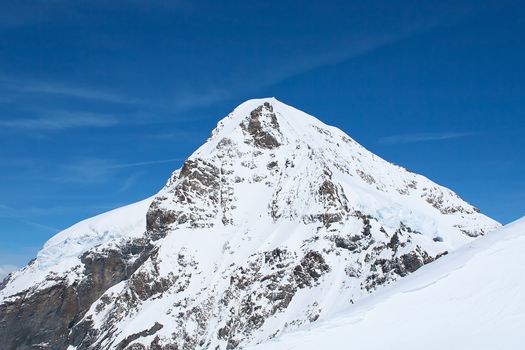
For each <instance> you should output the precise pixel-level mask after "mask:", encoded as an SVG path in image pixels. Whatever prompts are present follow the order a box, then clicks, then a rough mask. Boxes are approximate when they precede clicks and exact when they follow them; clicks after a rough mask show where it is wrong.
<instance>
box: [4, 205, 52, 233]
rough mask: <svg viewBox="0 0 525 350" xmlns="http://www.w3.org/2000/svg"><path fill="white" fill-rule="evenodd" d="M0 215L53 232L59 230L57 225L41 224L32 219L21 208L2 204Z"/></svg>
mask: <svg viewBox="0 0 525 350" xmlns="http://www.w3.org/2000/svg"><path fill="white" fill-rule="evenodd" d="M0 217H6V218H10V219H13V220H16V221H17V222H20V223H23V224H26V225H29V226H33V227H37V228H40V229H44V230H47V231H51V232H58V231H59V230H58V229H57V228H55V227H51V226H48V225H45V224H41V223H39V222H35V221H33V220H30V219H28V218H27V217H26V215H24V213H21V212H20V211H19V210H17V209H15V208H11V207H9V206H7V205H5V204H0Z"/></svg>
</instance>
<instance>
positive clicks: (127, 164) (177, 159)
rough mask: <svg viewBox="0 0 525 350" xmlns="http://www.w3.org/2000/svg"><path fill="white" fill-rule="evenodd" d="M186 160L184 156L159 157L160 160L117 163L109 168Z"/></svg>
mask: <svg viewBox="0 0 525 350" xmlns="http://www.w3.org/2000/svg"><path fill="white" fill-rule="evenodd" d="M182 160H184V159H183V158H170V159H159V160H147V161H143V162H135V163H120V164H115V165H112V166H110V167H108V169H123V168H134V167H140V166H145V165H154V164H165V163H174V162H179V161H182Z"/></svg>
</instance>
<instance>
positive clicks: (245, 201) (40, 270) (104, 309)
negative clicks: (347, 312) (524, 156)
mask: <svg viewBox="0 0 525 350" xmlns="http://www.w3.org/2000/svg"><path fill="white" fill-rule="evenodd" d="M497 227H499V224H498V223H497V222H495V221H493V220H491V219H490V218H488V217H486V216H484V215H483V214H481V213H480V212H479V210H478V209H476V208H474V207H473V206H471V205H470V204H468V203H466V202H465V201H463V200H462V199H461V198H460V197H458V196H457V195H456V194H455V193H454V192H452V191H451V190H449V189H447V188H444V187H442V186H439V185H437V184H435V183H433V182H432V181H430V180H429V179H427V178H425V177H423V176H421V175H417V174H414V173H411V172H409V171H407V170H405V169H403V168H401V167H399V166H397V165H394V164H391V163H389V162H387V161H385V160H383V159H381V158H380V157H378V156H376V155H374V154H372V153H371V152H369V151H368V150H366V149H365V148H364V147H362V146H361V145H359V144H358V143H357V142H355V141H354V140H353V139H352V138H350V137H349V136H348V135H346V134H345V133H344V132H342V131H341V130H339V129H337V128H334V127H331V126H328V125H325V124H324V123H322V122H321V121H319V120H318V119H316V118H314V117H313V116H310V115H308V114H306V113H304V112H302V111H299V110H297V109H295V108H293V107H290V106H288V105H286V104H284V103H282V102H280V101H278V100H276V99H274V98H266V99H255V100H249V101H246V102H244V103H243V104H241V105H240V106H238V107H237V108H235V110H234V111H233V112H231V113H230V114H229V115H228V116H226V117H225V118H224V119H222V120H221V121H220V122H219V123H218V125H217V127H216V128H215V130H213V132H212V134H211V136H210V138H209V139H208V140H207V141H206V143H205V144H204V145H202V146H201V147H200V148H199V149H197V150H196V151H195V152H194V153H193V154H192V155H191V156H190V157H189V158H188V159H187V160H186V161H185V162H184V165H183V166H182V168H181V169H179V170H176V171H174V172H173V174H172V175H171V176H170V178H169V179H168V181H167V183H166V185H165V186H164V187H163V188H162V189H161V190H160V191H159V193H157V194H156V195H155V196H153V197H151V198H149V199H146V200H144V201H141V202H138V203H136V204H132V205H130V206H127V207H123V208H120V209H116V210H113V211H111V212H108V213H105V214H102V215H99V216H96V217H94V218H92V219H88V220H85V221H83V222H81V223H78V224H76V225H74V226H72V227H71V228H68V229H67V230H65V231H63V232H61V233H59V234H57V235H56V236H55V237H53V238H51V239H50V240H49V241H48V242H47V243H46V244H45V246H44V248H43V249H42V250H41V251H40V252H39V253H38V256H37V258H36V259H35V260H33V261H32V262H31V263H30V264H29V265H28V266H26V267H24V268H23V269H22V270H20V271H18V272H15V273H12V274H11V275H10V276H8V277H7V278H6V280H4V282H3V283H2V285H1V286H0V343H2V344H4V346H5V348H6V349H30V348H31V349H38V348H39V346H40V348H45V349H65V348H68V346H69V348H68V349H234V348H240V347H244V346H248V345H255V344H258V343H260V342H262V341H265V340H268V339H271V338H273V337H275V336H276V335H279V334H281V333H283V332H284V331H287V330H291V329H295V328H300V327H301V326H302V325H305V324H309V323H311V322H315V321H316V320H318V319H324V318H326V317H328V316H330V315H333V314H334V313H336V312H338V311H340V310H342V309H343V308H348V307H349V306H351V305H352V304H353V303H354V302H355V301H357V300H358V299H360V298H362V297H363V296H366V295H368V294H369V293H373V292H374V291H375V290H376V289H377V288H379V287H380V286H382V285H386V284H389V283H391V282H393V281H395V280H397V279H399V278H401V277H403V276H406V275H407V274H410V273H411V272H414V271H415V270H417V269H418V268H419V267H421V266H423V265H425V264H427V263H430V262H432V261H434V260H435V259H438V258H439V257H441V256H443V255H444V254H447V253H448V252H450V251H452V250H455V249H457V248H459V247H460V246H462V245H464V244H465V243H468V242H470V241H471V240H472V239H473V238H475V237H477V236H480V235H483V234H484V233H486V232H488V231H490V230H492V229H495V228H497Z"/></svg>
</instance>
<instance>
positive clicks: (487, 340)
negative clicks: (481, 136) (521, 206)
mask: <svg viewBox="0 0 525 350" xmlns="http://www.w3.org/2000/svg"><path fill="white" fill-rule="evenodd" d="M524 250H525V218H523V219H521V220H518V221H516V222H514V223H512V224H509V225H507V226H505V227H503V228H502V229H499V230H496V231H493V232H491V233H489V234H488V235H487V236H485V237H481V238H478V239H477V240H475V241H473V242H472V243H469V244H467V245H466V246H464V247H462V248H460V249H458V250H457V251H455V252H454V253H451V254H449V255H448V256H446V257H443V258H441V259H439V260H438V261H436V262H435V263H432V264H429V265H427V266H425V267H423V268H421V269H420V270H418V271H417V272H416V273H414V274H413V275H411V276H409V277H406V278H404V279H403V280H400V281H399V282H397V283H396V284H394V285H392V286H390V287H385V288H383V289H381V290H379V291H377V292H376V293H374V294H373V295H371V296H369V297H368V298H364V299H362V300H361V301H360V302H358V303H356V304H355V305H353V306H352V308H349V309H347V310H346V311H341V312H340V313H339V314H338V315H336V316H334V317H331V318H325V319H321V320H320V322H318V323H317V324H315V325H312V326H310V327H308V328H307V329H305V330H303V331H297V332H291V333H288V334H284V335H282V336H281V337H279V338H277V339H276V340H274V341H271V342H267V343H263V344H261V345H259V346H256V347H253V348H249V349H250V350H285V349H303V350H310V349H312V350H314V349H315V350H317V349H320V348H330V349H343V348H347V347H348V346H349V344H351V346H352V348H356V349H364V350H366V349H370V350H372V349H392V350H404V349H411V348H414V347H416V346H419V345H420V344H425V345H424V347H425V349H427V350H442V349H479V350H483V349H487V350H492V349H508V350H514V349H515V350H519V349H523V344H524V342H525V336H524V335H523V329H524V328H525V302H524V301H525V282H524V280H523V278H522V276H523V275H525V255H524V254H523V251H524Z"/></svg>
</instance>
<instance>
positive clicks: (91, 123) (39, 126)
mask: <svg viewBox="0 0 525 350" xmlns="http://www.w3.org/2000/svg"><path fill="white" fill-rule="evenodd" d="M118 123H119V120H118V119H117V118H116V117H114V116H112V115H107V114H94V113H86V112H67V111H58V112H55V113H50V115H49V116H45V117H40V118H16V119H7V120H2V121H0V127H2V128H8V129H19V130H33V131H60V130H65V129H75V128H107V127H110V126H114V125H116V124H118Z"/></svg>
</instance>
